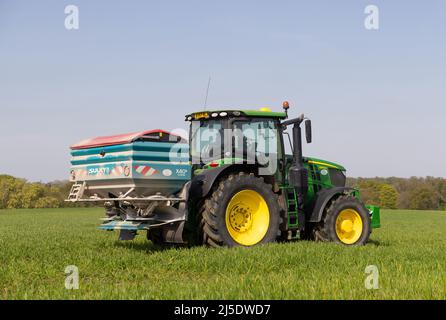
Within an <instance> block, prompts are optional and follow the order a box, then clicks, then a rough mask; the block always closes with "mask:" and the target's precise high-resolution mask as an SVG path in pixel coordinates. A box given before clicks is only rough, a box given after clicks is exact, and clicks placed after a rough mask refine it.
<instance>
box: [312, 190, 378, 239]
mask: <svg viewBox="0 0 446 320" xmlns="http://www.w3.org/2000/svg"><path fill="white" fill-rule="evenodd" d="M371 230H372V229H371V221H370V215H369V212H368V210H367V209H366V208H365V206H364V204H363V203H362V202H361V201H359V200H358V199H357V198H355V197H353V196H350V195H343V196H340V197H338V198H337V199H335V200H333V201H332V202H331V203H330V204H329V205H328V206H327V207H326V208H325V211H324V215H323V217H322V221H321V222H320V223H319V224H318V225H316V226H315V228H314V238H315V240H316V241H333V242H337V243H341V244H344V245H364V244H366V243H367V241H368V240H369V236H370V232H371Z"/></svg>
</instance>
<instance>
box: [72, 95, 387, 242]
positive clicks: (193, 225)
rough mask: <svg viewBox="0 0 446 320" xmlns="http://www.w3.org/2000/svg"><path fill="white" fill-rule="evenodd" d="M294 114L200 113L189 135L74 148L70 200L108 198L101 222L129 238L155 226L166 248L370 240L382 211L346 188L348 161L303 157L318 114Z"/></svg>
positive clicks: (106, 140) (146, 135)
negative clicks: (303, 241) (186, 137)
mask: <svg viewBox="0 0 446 320" xmlns="http://www.w3.org/2000/svg"><path fill="white" fill-rule="evenodd" d="M288 110H289V103H288V102H284V103H283V111H282V112H273V111H271V110H270V109H268V108H261V109H259V110H241V109H225V110H213V111H199V112H194V113H191V114H188V115H186V121H187V122H189V123H190V131H189V141H186V140H185V139H184V138H182V137H180V136H178V135H175V134H173V133H169V132H167V131H163V130H159V129H157V130H149V131H145V132H138V133H133V134H126V135H117V136H110V137H99V138H94V139H88V140H84V141H82V142H80V143H78V144H76V145H73V146H72V147H71V149H72V151H71V155H72V161H71V164H72V167H71V173H70V180H71V181H72V182H74V184H73V186H72V189H71V191H70V195H69V197H68V199H67V201H71V202H82V201H83V202H98V201H99V202H103V203H104V204H105V208H106V217H105V218H104V219H103V220H104V221H103V223H102V224H101V225H100V226H99V228H100V229H103V230H120V236H119V237H120V239H121V240H131V239H133V238H134V237H135V236H136V235H137V234H138V232H141V231H147V238H148V239H149V240H151V241H152V242H154V243H155V244H158V245H196V244H203V245H206V246H210V247H222V246H229V247H233V246H244V247H250V246H255V245H260V244H265V243H270V242H275V241H287V240H298V239H301V240H315V241H323V242H336V243H339V244H343V245H348V246H350V245H364V244H366V243H367V241H368V240H369V236H370V234H371V231H372V228H378V227H380V211H379V207H377V206H366V205H365V204H364V203H363V202H362V201H361V199H360V193H359V191H358V190H357V189H354V188H350V187H347V186H346V169H345V168H344V167H343V166H341V165H339V164H336V163H333V162H330V161H325V160H321V159H316V158H312V157H306V156H303V152H302V145H303V133H302V131H303V129H305V134H304V136H305V140H306V142H307V143H311V142H312V126H311V120H310V119H308V118H306V117H305V116H304V115H301V116H299V117H297V118H293V119H289V118H288ZM289 128H290V129H291V135H292V141H291V138H290V134H289V133H288V129H289ZM287 143H288V144H289V149H290V150H291V154H287V152H286V147H285V146H286V144H287Z"/></svg>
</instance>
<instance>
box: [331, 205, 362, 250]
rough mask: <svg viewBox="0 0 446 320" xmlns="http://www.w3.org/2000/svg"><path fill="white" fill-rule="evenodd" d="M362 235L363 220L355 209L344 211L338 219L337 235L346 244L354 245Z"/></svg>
mask: <svg viewBox="0 0 446 320" xmlns="http://www.w3.org/2000/svg"><path fill="white" fill-rule="evenodd" d="M361 234H362V218H361V216H360V215H359V213H358V212H357V211H356V210H354V209H344V210H342V211H341V212H340V213H339V215H338V217H337V218H336V235H337V236H338V238H339V240H341V242H342V243H345V244H353V243H355V242H356V241H358V240H359V238H360V237H361Z"/></svg>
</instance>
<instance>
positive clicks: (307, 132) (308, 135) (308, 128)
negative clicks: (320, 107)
mask: <svg viewBox="0 0 446 320" xmlns="http://www.w3.org/2000/svg"><path fill="white" fill-rule="evenodd" d="M305 137H306V139H307V143H311V139H312V133H311V120H307V121H305Z"/></svg>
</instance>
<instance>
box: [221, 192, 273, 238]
mask: <svg viewBox="0 0 446 320" xmlns="http://www.w3.org/2000/svg"><path fill="white" fill-rule="evenodd" d="M225 220H226V228H227V229H228V232H229V234H230V235H231V237H232V239H234V241H235V242H237V243H238V244H241V245H243V246H252V245H255V244H257V243H259V242H260V241H262V239H263V237H265V235H266V232H267V231H268V227H269V209H268V205H267V203H266V201H265V199H263V197H262V196H261V195H260V194H259V193H258V192H256V191H254V190H242V191H240V192H237V193H236V194H235V195H234V196H233V197H232V198H231V201H229V204H228V206H227V207H226V219H225Z"/></svg>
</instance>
